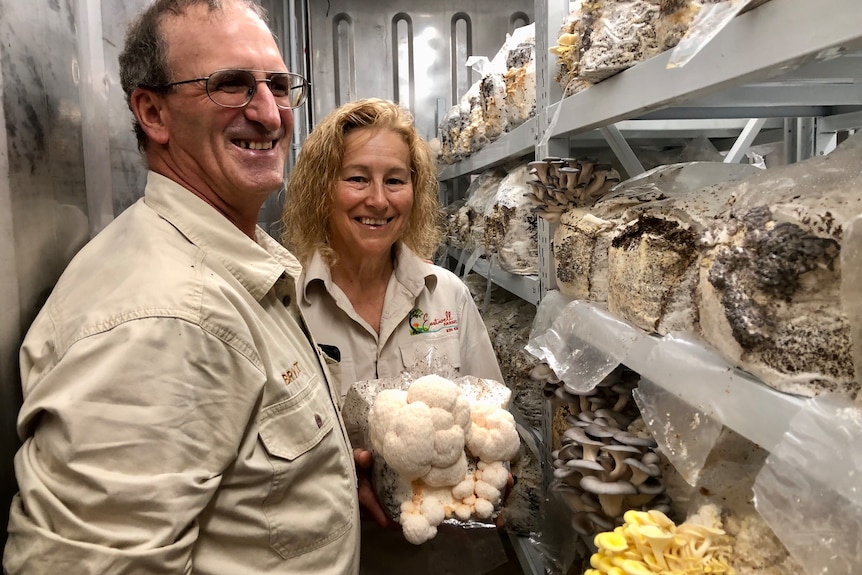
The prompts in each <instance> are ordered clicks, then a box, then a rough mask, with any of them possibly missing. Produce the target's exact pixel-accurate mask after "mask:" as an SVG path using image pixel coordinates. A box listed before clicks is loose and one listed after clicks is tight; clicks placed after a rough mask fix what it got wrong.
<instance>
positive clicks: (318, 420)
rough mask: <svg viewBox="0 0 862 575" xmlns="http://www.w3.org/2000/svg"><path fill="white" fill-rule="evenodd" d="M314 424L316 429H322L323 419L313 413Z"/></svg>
mask: <svg viewBox="0 0 862 575" xmlns="http://www.w3.org/2000/svg"><path fill="white" fill-rule="evenodd" d="M314 423H316V424H317V428H318V429H320V428H321V427H323V418H322V417H320V416H319V415H317V414H316V413H315V414H314Z"/></svg>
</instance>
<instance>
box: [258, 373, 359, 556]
mask: <svg viewBox="0 0 862 575" xmlns="http://www.w3.org/2000/svg"><path fill="white" fill-rule="evenodd" d="M294 386H295V387H294ZM290 387H292V388H293V389H291V391H292V392H294V393H293V394H292V395H291V396H290V397H288V398H287V399H284V400H282V401H280V402H278V403H276V404H274V405H271V406H269V407H266V408H264V409H263V411H262V413H261V425H260V438H261V441H262V442H263V445H264V447H265V448H266V453H267V457H268V459H269V462H270V464H271V466H272V471H273V475H272V485H271V489H270V492H269V495H268V496H267V498H266V499H265V500H264V502H263V508H264V509H263V511H264V513H265V514H266V517H267V521H268V523H269V530H270V545H271V546H272V548H273V549H274V550H275V551H276V552H277V553H278V554H279V555H280V556H281V557H282V558H284V559H289V558H291V557H295V556H297V555H301V554H303V553H307V552H309V551H311V550H314V549H317V548H319V547H323V546H324V545H327V544H328V543H330V542H332V541H334V540H336V539H338V538H339V537H341V536H343V535H344V534H345V532H347V531H348V530H349V529H350V527H351V524H352V522H353V520H354V519H353V518H354V515H353V514H354V507H355V490H356V486H355V484H354V481H353V472H352V469H351V467H350V466H352V465H353V461H352V459H351V458H350V457H349V450H348V449H347V448H346V446H345V444H344V438H343V436H342V434H341V432H340V429H339V427H338V425H337V422H338V419H337V416H336V414H335V411H334V410H335V407H334V406H333V404H332V401H331V399H330V397H329V392H328V390H327V388H326V385H325V384H324V382H323V381H321V379H320V377H319V376H318V375H316V374H315V375H312V376H311V377H308V378H302V379H299V380H297V381H294V382H291V384H290Z"/></svg>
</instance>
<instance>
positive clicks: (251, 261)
mask: <svg viewBox="0 0 862 575" xmlns="http://www.w3.org/2000/svg"><path fill="white" fill-rule="evenodd" d="M144 202H145V203H146V204H147V205H148V206H149V207H150V208H151V209H152V210H153V211H155V212H156V213H158V214H159V215H160V216H161V217H162V218H164V219H165V220H166V221H168V222H169V223H170V224H171V225H172V226H174V227H175V228H176V229H177V230H179V232H180V233H182V234H183V235H184V236H185V237H186V238H187V239H188V240H189V241H190V242H191V243H192V244H194V245H196V246H197V247H198V248H200V249H201V250H203V251H204V252H206V253H207V255H208V256H210V257H212V258H214V259H215V260H217V261H218V262H219V263H221V264H222V265H223V266H224V267H225V268H226V269H227V270H228V271H229V272H230V273H231V275H233V276H234V277H235V278H236V279H237V281H239V282H240V283H241V284H242V285H243V286H244V287H245V288H246V289H247V290H248V291H249V293H250V294H251V295H252V296H253V297H255V298H256V299H257V300H260V299H262V298H263V296H264V295H266V293H267V292H268V291H269V290H270V289H271V288H272V286H273V285H274V284H275V282H276V281H278V279H279V278H280V277H281V276H282V275H284V274H285V273H287V274H288V275H291V276H293V277H297V276H298V275H299V272H300V269H301V268H300V265H299V262H298V261H297V259H296V258H295V257H294V256H293V254H291V253H290V252H289V251H287V250H286V249H285V248H284V247H283V246H281V244H279V243H278V242H276V241H275V240H274V239H273V238H271V237H270V236H269V234H267V233H266V232H265V231H264V230H263V229H262V228H261V227H260V226H258V227H257V229H256V230H255V236H256V240H257V242H253V241H252V240H251V238H249V237H248V236H246V235H245V234H244V233H242V232H241V231H240V230H239V228H237V227H236V226H234V225H233V224H230V222H228V221H227V220H226V219H225V217H224V216H223V215H222V214H220V213H219V212H218V211H217V210H216V209H215V208H213V207H212V206H210V205H209V204H207V203H206V202H204V201H203V200H202V199H201V198H199V197H198V196H196V195H195V194H193V193H192V192H190V191H189V190H187V189H186V188H184V187H182V186H181V185H179V184H178V183H176V182H174V181H173V180H170V179H169V178H167V177H165V176H163V175H161V174H158V173H156V172H153V171H150V172H148V173H147V187H146V190H145V192H144Z"/></svg>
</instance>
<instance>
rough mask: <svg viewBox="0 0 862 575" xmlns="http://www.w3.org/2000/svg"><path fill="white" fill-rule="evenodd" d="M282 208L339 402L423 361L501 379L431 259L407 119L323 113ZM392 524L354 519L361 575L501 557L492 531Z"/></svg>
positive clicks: (357, 111) (432, 187)
mask: <svg viewBox="0 0 862 575" xmlns="http://www.w3.org/2000/svg"><path fill="white" fill-rule="evenodd" d="M285 204H286V206H285V209H284V216H283V224H284V235H283V240H284V242H285V244H287V245H288V246H290V248H291V251H293V253H294V254H295V255H296V256H297V258H299V260H300V261H301V262H302V264H303V272H302V275H301V276H300V278H299V283H298V286H297V297H298V298H299V299H300V301H299V307H300V309H301V310H302V313H303V316H304V317H305V320H306V322H307V323H308V327H309V329H310V330H311V332H312V334H313V335H314V338H315V339H316V340H317V342H318V344H320V346H321V348H323V349H324V351H326V352H327V353H328V354H329V355H330V356H332V357H333V359H335V360H337V361H339V364H338V365H336V366H334V367H335V368H334V369H332V371H333V373H334V374H335V375H336V377H339V375H340V379H341V391H342V396H343V395H345V394H346V393H347V390H348V389H349V388H350V385H352V384H353V383H354V382H356V381H363V380H369V379H380V378H385V377H394V376H398V375H399V374H401V373H402V372H404V371H407V370H412V369H415V370H417V371H418V369H420V365H421V364H422V363H423V362H427V361H428V358H429V354H430V355H431V357H432V358H433V359H437V360H445V363H441V365H445V364H448V365H450V366H451V367H454V368H456V369H457V370H458V372H459V373H460V374H461V375H474V376H477V377H483V378H486V379H494V380H496V381H503V377H502V374H501V373H500V367H499V365H498V364H497V358H496V356H495V354H494V350H493V348H492V347H491V341H490V338H489V337H488V332H487V330H486V328H485V324H484V323H483V322H482V318H481V317H480V316H479V311H478V309H477V308H476V304H475V303H474V302H473V298H472V297H471V295H470V292H469V290H468V289H467V287H466V286H465V285H464V283H463V282H462V281H461V280H460V279H458V277H457V276H456V275H454V274H453V273H451V272H449V271H448V270H446V269H443V268H441V267H438V266H435V265H433V264H431V263H429V261H428V258H430V257H431V256H432V255H433V254H434V252H435V250H436V249H437V246H438V243H439V240H440V228H439V227H438V218H439V217H440V213H439V207H438V204H437V177H436V170H435V165H434V161H433V160H432V155H431V152H430V151H429V149H428V146H427V144H426V143H425V142H424V141H423V140H422V139H421V138H420V137H419V136H418V135H417V133H416V130H415V128H414V127H413V118H412V116H411V115H410V113H409V112H407V111H406V110H404V109H402V108H400V107H398V106H397V105H396V104H394V103H392V102H389V101H385V100H379V99H368V100H359V101H356V102H351V103H349V104H346V105H344V106H342V107H340V108H338V109H337V110H335V111H334V112H332V113H331V114H330V115H329V116H328V117H326V118H325V119H324V120H323V121H322V122H321V123H320V124H318V125H317V126H316V127H315V128H314V130H313V131H312V132H311V134H310V135H309V136H308V138H307V139H306V140H305V143H304V144H303V146H302V150H301V152H300V155H299V159H298V161H297V163H296V166H295V167H294V168H293V169H292V170H291V175H290V183H289V186H288V198H287V201H286V202H285ZM330 367H333V366H330ZM389 521H390V527H392V528H391V529H381V528H379V527H378V526H377V525H375V524H374V523H371V522H367V521H366V522H363V525H362V549H361V552H360V572H361V573H362V574H363V575H376V574H378V573H379V574H386V573H410V574H411V575H425V574H428V575H430V574H431V573H438V572H443V571H440V567H441V566H445V567H446V569H444V571H445V572H447V573H458V574H461V573H463V574H468V573H469V574H474V573H484V572H487V571H489V570H490V569H491V568H493V567H496V566H497V565H500V564H502V563H505V561H506V555H505V552H504V550H503V547H502V545H501V543H500V540H499V538H498V535H497V533H496V532H495V530H488V529H479V530H471V531H475V532H474V533H472V534H470V536H469V537H468V536H467V534H466V533H460V532H458V530H455V531H449V532H447V531H445V530H441V531H439V532H438V534H437V537H435V538H434V539H432V540H431V541H429V542H427V543H424V544H422V545H419V546H415V545H412V544H410V543H407V542H406V540H405V539H404V538H403V536H402V535H401V533H400V528H398V529H395V527H396V526H395V524H394V523H392V522H391V520H389ZM377 523H378V524H382V523H383V521H381V520H380V519H379V518H378V520H377ZM447 563H449V565H448V566H447V565H446V564H447Z"/></svg>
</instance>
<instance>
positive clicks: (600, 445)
mask: <svg viewBox="0 0 862 575" xmlns="http://www.w3.org/2000/svg"><path fill="white" fill-rule="evenodd" d="M548 371H549V368H547V367H545V366H542V367H537V368H535V369H534V371H533V373H535V374H536V375H540V376H542V378H543V379H542V381H544V382H545V384H546V385H548V386H554V387H556V388H557V389H559V388H562V387H563V385H555V384H549V383H548V380H549V379H550V378H551V376H550V374H549V373H548ZM551 371H552V370H551ZM637 383H638V378H637V375H636V374H634V372H631V371H630V370H628V369H627V368H625V367H620V368H618V369H617V370H615V371H614V372H612V373H611V374H610V375H609V376H608V377H607V378H605V379H604V380H603V381H602V382H601V383H600V384H599V385H598V386H596V388H594V389H593V390H591V391H589V392H588V393H583V394H572V393H569V392H565V393H564V394H558V393H556V392H554V395H555V396H556V397H559V398H561V399H562V406H561V407H559V408H555V409H562V410H563V412H564V413H562V414H561V417H558V418H557V417H555V421H556V422H557V423H555V425H561V426H563V427H562V428H561V429H560V430H559V432H558V433H559V435H558V437H559V441H560V443H561V446H560V447H559V449H556V450H554V452H553V453H552V456H553V467H554V477H555V479H554V480H553V481H552V482H551V485H550V489H551V490H553V491H559V492H565V496H564V499H565V501H566V503H567V505H568V506H569V508H571V509H572V510H573V516H572V528H573V529H574V530H575V531H576V532H577V533H578V534H579V535H580V536H582V537H584V538H585V541H586V542H587V543H588V544H589V542H590V541H591V540H592V537H593V536H595V535H596V534H597V533H599V532H601V531H607V530H611V529H613V527H614V526H616V525H620V524H622V521H623V514H624V513H625V511H627V510H629V509H637V510H644V511H648V510H651V509H658V510H661V511H663V512H668V513H669V512H670V503H671V501H670V498H669V497H668V496H667V493H666V485H665V482H664V480H663V478H662V468H661V457H660V455H659V453H657V452H656V451H655V450H656V449H657V447H658V444H657V442H656V441H655V439H654V438H652V437H650V436H649V435H648V434H647V433H646V431H645V427H644V426H643V421H642V419H641V417H640V413H639V411H638V409H637V405H636V404H635V402H634V401H633V400H632V390H633V389H634V388H636V387H637Z"/></svg>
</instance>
